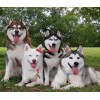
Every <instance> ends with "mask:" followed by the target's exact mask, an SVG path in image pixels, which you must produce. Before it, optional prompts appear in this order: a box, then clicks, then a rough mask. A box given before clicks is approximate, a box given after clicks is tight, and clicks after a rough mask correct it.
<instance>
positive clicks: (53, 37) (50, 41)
mask: <svg viewBox="0 0 100 100" xmlns="http://www.w3.org/2000/svg"><path fill="white" fill-rule="evenodd" d="M44 45H45V47H46V49H47V50H49V51H51V52H53V53H54V52H57V51H58V50H59V48H60V45H61V34H60V32H59V31H58V32H57V33H56V34H50V33H49V31H47V32H46V33H45V35H44Z"/></svg>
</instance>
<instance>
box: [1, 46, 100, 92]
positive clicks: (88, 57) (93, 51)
mask: <svg viewBox="0 0 100 100" xmlns="http://www.w3.org/2000/svg"><path fill="white" fill-rule="evenodd" d="M5 52H6V48H0V80H1V79H2V78H3V76H4V69H5V62H4V59H5ZM84 54H85V62H86V64H88V65H90V66H91V67H93V68H95V69H96V70H100V48H84ZM20 81H21V78H20V77H13V78H11V79H10V80H9V81H8V82H6V83H4V82H0V91H4V92H8V91H10V92H12V91H15V92H19V91H21V92H25V91H26V92H27V91H28V92H35V91H37V92H41V91H42V92H61V90H60V91H59V90H52V88H51V87H49V86H43V85H37V86H34V87H32V88H27V87H24V86H23V87H16V86H15V84H16V83H18V82H20ZM98 91H100V86H98V85H97V84H92V85H89V86H86V87H84V88H70V89H69V90H63V91H62V92H98Z"/></svg>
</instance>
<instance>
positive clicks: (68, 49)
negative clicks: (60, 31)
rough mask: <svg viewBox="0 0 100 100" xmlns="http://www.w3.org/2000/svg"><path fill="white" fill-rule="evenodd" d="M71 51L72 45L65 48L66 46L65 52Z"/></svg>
mask: <svg viewBox="0 0 100 100" xmlns="http://www.w3.org/2000/svg"><path fill="white" fill-rule="evenodd" d="M69 51H71V49H70V47H69V46H68V45H67V46H66V47H65V48H64V54H66V53H68V52H69Z"/></svg>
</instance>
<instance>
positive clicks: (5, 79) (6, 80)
mask: <svg viewBox="0 0 100 100" xmlns="http://www.w3.org/2000/svg"><path fill="white" fill-rule="evenodd" d="M8 80H9V79H8V78H3V79H2V80H1V82H8Z"/></svg>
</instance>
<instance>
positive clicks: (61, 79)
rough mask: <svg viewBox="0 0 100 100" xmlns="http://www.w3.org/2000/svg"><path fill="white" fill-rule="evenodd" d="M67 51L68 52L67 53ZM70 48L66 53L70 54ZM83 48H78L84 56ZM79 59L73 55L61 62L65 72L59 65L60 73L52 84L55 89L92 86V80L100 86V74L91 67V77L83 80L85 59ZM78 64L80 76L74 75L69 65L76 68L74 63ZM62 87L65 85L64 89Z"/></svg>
mask: <svg viewBox="0 0 100 100" xmlns="http://www.w3.org/2000/svg"><path fill="white" fill-rule="evenodd" d="M66 49H67V51H66ZM69 49H70V48H69V47H68V46H67V48H65V51H64V53H65V52H66V53H67V52H69V51H70V50H69ZM80 49H82V47H79V48H78V51H79V52H80V53H81V54H83V49H82V50H80ZM70 57H72V58H73V59H70ZM77 57H79V55H78V54H76V55H74V54H71V55H70V56H69V57H67V58H63V59H62V60H61V64H62V65H63V67H64V69H65V72H66V73H67V75H68V76H67V75H66V73H65V72H64V71H63V70H62V69H61V66H60V65H59V69H58V72H57V74H56V76H55V78H54V81H53V82H52V84H51V86H52V87H53V89H69V88H71V87H84V86H85V85H89V84H91V80H92V82H93V83H98V84H99V85H100V72H98V71H95V70H94V69H93V68H90V67H89V70H88V71H89V75H90V76H89V75H88V76H87V77H85V78H84V79H85V80H83V78H82V70H81V69H82V68H84V59H83V58H81V57H80V59H77ZM76 61H77V62H78V63H79V65H78V69H79V71H80V72H79V74H78V75H74V74H73V73H72V69H71V68H70V67H69V65H68V63H69V64H70V65H71V66H74V62H76ZM68 79H69V82H70V84H69V85H66V82H67V80H68ZM61 85H65V86H64V87H62V88H61Z"/></svg>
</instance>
